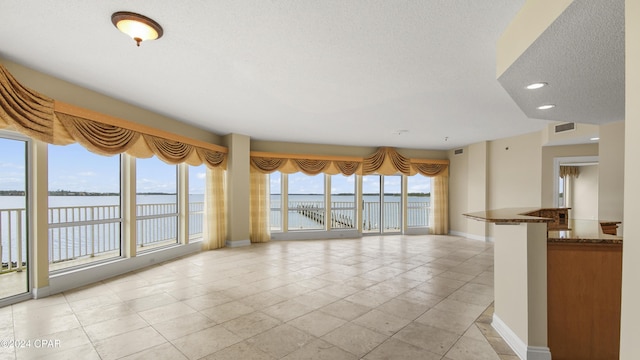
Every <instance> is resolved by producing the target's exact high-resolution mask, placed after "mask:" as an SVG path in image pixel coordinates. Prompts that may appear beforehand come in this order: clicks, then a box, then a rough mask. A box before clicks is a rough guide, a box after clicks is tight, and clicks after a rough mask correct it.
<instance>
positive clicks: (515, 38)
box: [496, 0, 573, 77]
mask: <svg viewBox="0 0 640 360" xmlns="http://www.w3.org/2000/svg"><path fill="white" fill-rule="evenodd" d="M572 2H573V0H527V2H526V3H525V4H524V6H523V7H522V9H520V11H519V12H518V14H517V15H516V16H515V18H514V19H513V20H512V21H511V23H510V24H509V26H508V27H507V29H506V30H505V31H504V32H503V33H502V35H501V36H500V38H499V39H498V45H497V59H496V63H497V64H496V75H497V76H496V77H500V75H502V73H503V72H504V71H505V70H507V69H508V68H509V66H511V64H513V62H514V61H516V59H518V57H520V55H522V54H523V53H524V52H525V50H527V48H528V47H529V46H531V44H532V43H533V42H534V41H536V39H537V38H538V37H539V36H540V35H541V34H542V33H543V32H544V31H545V30H547V28H548V27H549V25H551V24H552V23H553V22H554V21H555V20H556V18H558V16H560V14H562V12H563V11H564V10H565V9H566V8H567V7H568V6H569V5H570V4H571V3H572Z"/></svg>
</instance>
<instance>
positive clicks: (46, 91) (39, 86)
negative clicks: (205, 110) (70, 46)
mask: <svg viewBox="0 0 640 360" xmlns="http://www.w3.org/2000/svg"><path fill="white" fill-rule="evenodd" d="M0 63H2V65H4V66H5V67H6V68H7V70H9V72H11V74H12V75H13V76H14V77H15V78H16V80H18V82H20V83H21V84H22V85H23V86H26V87H28V88H31V89H33V90H35V91H37V92H39V93H41V94H43V95H45V96H48V97H50V98H53V99H55V100H58V101H62V102H66V103H69V104H72V105H76V106H80V107H83V108H86V109H89V110H93V111H97V112H100V113H103V114H107V115H110V116H114V117H118V118H121V119H125V120H129V121H132V122H136V123H139V124H143V125H146V126H150V127H154V128H157V129H161V130H164V131H169V132H172V133H175V134H179V135H182V136H186V137H189V138H192V139H196V140H201V141H205V142H208V143H212V144H217V145H221V144H222V138H221V137H220V136H218V135H216V134H214V133H212V132H209V131H204V130H202V129H200V128H198V127H195V126H191V125H188V124H186V123H185V122H181V121H178V120H176V119H171V118H169V117H166V116H163V115H160V114H157V113H154V112H152V111H149V110H145V109H142V108H139V107H137V106H134V105H131V104H128V103H126V102H123V101H119V100H116V99H114V98H112V97H108V96H106V95H103V94H100V93H97V92H95V91H91V90H89V89H86V88H83V87H80V86H78V85H74V84H72V83H69V82H66V81H63V80H60V79H58V78H54V77H52V76H49V75H46V74H44V73H41V72H38V71H35V70H32V69H29V68H27V67H25V66H22V65H19V64H17V63H14V62H11V61H8V60H5V59H2V58H0ZM184 120H185V121H186V120H188V119H184Z"/></svg>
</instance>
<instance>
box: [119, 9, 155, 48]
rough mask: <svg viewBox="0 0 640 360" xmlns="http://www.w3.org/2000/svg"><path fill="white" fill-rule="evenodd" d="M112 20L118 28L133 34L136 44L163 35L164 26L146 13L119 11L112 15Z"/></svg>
mask: <svg viewBox="0 0 640 360" xmlns="http://www.w3.org/2000/svg"><path fill="white" fill-rule="evenodd" d="M111 22H112V23H113V25H115V27H117V28H118V30H120V31H122V32H123V33H125V34H127V35H129V36H131V38H132V39H133V40H135V41H136V44H138V46H140V43H141V42H142V41H145V40H155V39H159V38H161V37H162V26H160V24H158V23H157V22H155V20H153V19H150V18H148V17H146V16H144V15H140V14H136V13H132V12H129V11H118V12H115V13H113V15H111Z"/></svg>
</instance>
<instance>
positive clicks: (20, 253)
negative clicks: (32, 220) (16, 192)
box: [0, 209, 27, 274]
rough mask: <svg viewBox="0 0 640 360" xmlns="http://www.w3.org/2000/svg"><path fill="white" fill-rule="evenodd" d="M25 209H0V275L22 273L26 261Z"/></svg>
mask: <svg viewBox="0 0 640 360" xmlns="http://www.w3.org/2000/svg"><path fill="white" fill-rule="evenodd" d="M26 219H27V217H26V213H25V209H0V259H2V265H1V266H0V274H2V273H5V272H11V271H22V269H23V267H24V266H25V265H26V261H27V222H26V221H25V220H26Z"/></svg>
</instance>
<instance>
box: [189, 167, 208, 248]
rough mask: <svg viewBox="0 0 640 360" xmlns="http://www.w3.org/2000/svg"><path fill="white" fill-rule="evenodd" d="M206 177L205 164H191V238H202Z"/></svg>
mask: <svg viewBox="0 0 640 360" xmlns="http://www.w3.org/2000/svg"><path fill="white" fill-rule="evenodd" d="M206 179H207V167H206V166H205V165H200V166H189V240H193V239H202V225H203V223H202V221H203V219H204V192H205V187H206Z"/></svg>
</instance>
